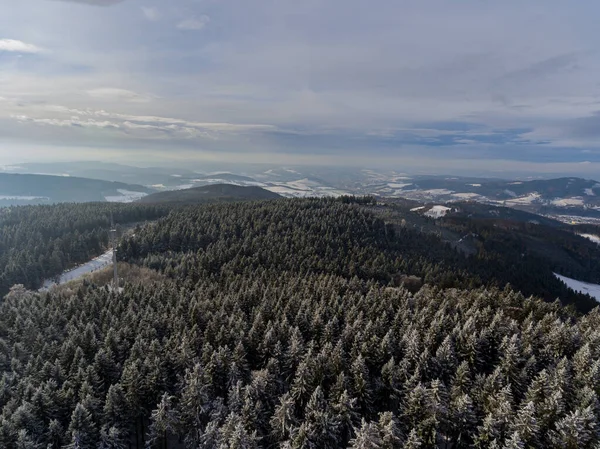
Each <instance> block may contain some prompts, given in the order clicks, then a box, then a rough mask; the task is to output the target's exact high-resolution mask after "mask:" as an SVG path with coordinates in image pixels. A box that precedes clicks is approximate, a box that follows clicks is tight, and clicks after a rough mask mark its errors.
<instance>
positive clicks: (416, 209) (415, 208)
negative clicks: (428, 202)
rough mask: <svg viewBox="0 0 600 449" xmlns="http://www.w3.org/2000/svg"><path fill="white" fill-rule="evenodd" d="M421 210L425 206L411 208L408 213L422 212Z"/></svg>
mask: <svg viewBox="0 0 600 449" xmlns="http://www.w3.org/2000/svg"><path fill="white" fill-rule="evenodd" d="M423 209H425V206H420V207H413V208H412V209H411V210H410V211H411V212H417V211H419V210H423Z"/></svg>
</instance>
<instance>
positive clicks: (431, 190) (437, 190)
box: [423, 189, 454, 195]
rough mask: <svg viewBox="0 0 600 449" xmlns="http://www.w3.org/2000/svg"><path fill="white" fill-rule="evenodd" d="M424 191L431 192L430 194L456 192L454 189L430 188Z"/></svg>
mask: <svg viewBox="0 0 600 449" xmlns="http://www.w3.org/2000/svg"><path fill="white" fill-rule="evenodd" d="M423 193H426V194H429V195H450V194H452V193H454V190H448V189H430V190H424V191H423Z"/></svg>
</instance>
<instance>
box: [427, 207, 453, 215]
mask: <svg viewBox="0 0 600 449" xmlns="http://www.w3.org/2000/svg"><path fill="white" fill-rule="evenodd" d="M449 210H451V209H450V208H449V207H446V206H433V207H432V208H431V209H429V210H428V211H427V212H425V214H424V215H426V216H428V217H431V218H441V217H444V216H446V214H447V213H448V211H449Z"/></svg>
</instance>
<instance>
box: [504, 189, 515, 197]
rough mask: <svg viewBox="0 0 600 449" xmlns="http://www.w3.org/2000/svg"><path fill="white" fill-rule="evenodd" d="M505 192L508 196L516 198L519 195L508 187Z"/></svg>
mask: <svg viewBox="0 0 600 449" xmlns="http://www.w3.org/2000/svg"><path fill="white" fill-rule="evenodd" d="M504 193H506V194H507V195H508V196H512V197H513V198H516V197H517V194H516V193H515V192H513V191H512V190H508V189H506V190H505V191H504Z"/></svg>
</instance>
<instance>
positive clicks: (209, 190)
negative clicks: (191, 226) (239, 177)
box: [139, 184, 281, 204]
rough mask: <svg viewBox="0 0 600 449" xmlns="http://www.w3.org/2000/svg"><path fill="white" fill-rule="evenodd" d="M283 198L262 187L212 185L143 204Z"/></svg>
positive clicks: (151, 198)
mask: <svg viewBox="0 0 600 449" xmlns="http://www.w3.org/2000/svg"><path fill="white" fill-rule="evenodd" d="M277 198H281V196H279V195H278V194H276V193H273V192H270V191H268V190H265V189H263V188H261V187H254V186H250V187H241V186H236V185H232V184H212V185H207V186H202V187H193V188H191V189H183V190H170V191H168V192H158V193H154V194H152V195H148V196H146V197H144V198H141V199H140V201H139V202H141V203H186V204H197V203H216V202H224V201H252V200H272V199H277Z"/></svg>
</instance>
